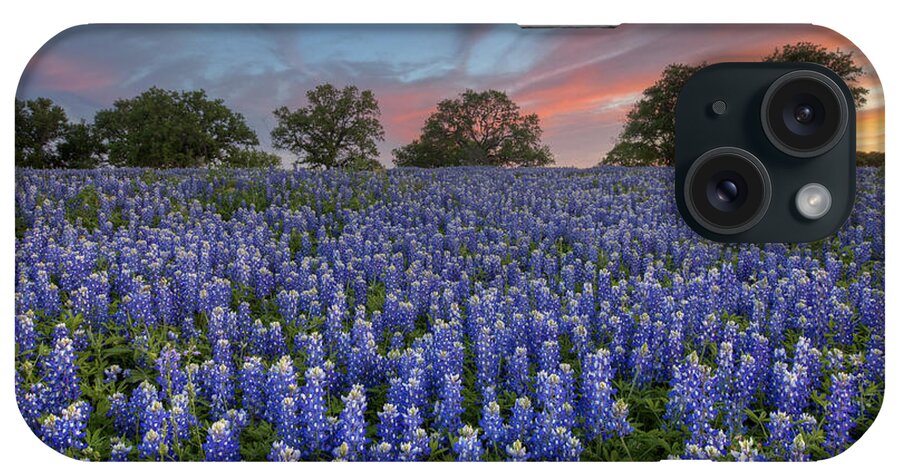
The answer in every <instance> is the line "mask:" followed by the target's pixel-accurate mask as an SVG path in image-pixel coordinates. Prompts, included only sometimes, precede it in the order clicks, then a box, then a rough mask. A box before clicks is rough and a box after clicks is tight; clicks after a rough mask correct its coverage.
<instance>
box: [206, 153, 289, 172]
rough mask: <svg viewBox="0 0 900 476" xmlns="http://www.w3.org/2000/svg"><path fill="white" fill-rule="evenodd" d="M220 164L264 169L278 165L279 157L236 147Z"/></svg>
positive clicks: (279, 162) (279, 163)
mask: <svg viewBox="0 0 900 476" xmlns="http://www.w3.org/2000/svg"><path fill="white" fill-rule="evenodd" d="M221 165H222V166H223V167H240V168H245V169H247V168H254V169H265V168H269V167H278V166H280V165H281V157H279V156H277V155H275V154H273V153H270V152H266V151H262V150H256V149H238V150H235V151H234V152H232V153H231V154H229V155H228V156H226V157H225V158H224V159H223V161H222V163H221Z"/></svg>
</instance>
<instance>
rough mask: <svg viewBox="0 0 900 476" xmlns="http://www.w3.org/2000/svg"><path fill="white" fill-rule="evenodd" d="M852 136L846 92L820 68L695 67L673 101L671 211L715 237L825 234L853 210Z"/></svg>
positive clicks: (774, 238) (765, 239) (747, 239)
mask: <svg viewBox="0 0 900 476" xmlns="http://www.w3.org/2000/svg"><path fill="white" fill-rule="evenodd" d="M726 104H727V111H728V112H727V114H726V113H725V111H726V109H725V107H724V106H725V105H726ZM855 132H856V109H855V107H854V102H853V93H852V91H851V89H850V87H849V86H848V85H847V83H846V82H845V81H844V80H843V79H841V77H840V75H838V74H837V73H835V72H834V71H832V70H830V69H828V68H826V67H824V66H822V65H818V64H814V63H795V62H783V63H782V62H758V63H719V64H715V65H710V66H707V67H705V68H702V69H700V70H699V71H697V72H696V73H694V75H693V76H691V78H690V79H688V80H687V81H686V82H685V84H684V86H683V87H682V89H681V93H680V94H679V96H678V102H677V104H676V106H675V176H674V179H675V201H676V204H677V206H678V211H679V213H680V214H681V216H682V217H683V218H684V222H685V223H686V224H687V225H688V226H689V227H690V228H691V229H692V230H694V231H695V232H697V234H699V235H700V236H702V237H704V238H707V239H710V240H713V241H718V242H723V243H773V242H775V243H783V242H811V241H815V240H819V239H822V238H824V237H826V236H829V235H831V234H833V233H835V232H836V231H837V230H838V229H839V228H840V227H841V225H842V224H843V223H844V222H845V221H846V219H847V217H848V216H849V214H850V211H851V210H852V208H853V201H854V194H855V190H856V189H855V186H856V133H855Z"/></svg>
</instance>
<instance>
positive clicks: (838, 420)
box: [825, 372, 857, 454]
mask: <svg viewBox="0 0 900 476" xmlns="http://www.w3.org/2000/svg"><path fill="white" fill-rule="evenodd" d="M855 385H856V382H855V380H854V378H853V376H851V375H850V374H847V373H845V372H840V373H837V374H834V375H832V376H831V392H830V393H829V394H828V397H827V399H828V403H827V405H826V407H825V413H826V416H825V445H826V446H827V447H828V448H829V449H830V450H831V451H832V452H834V454H837V453H839V452H841V451H843V450H844V449H845V448H847V447H848V446H849V445H850V443H852V442H853V439H852V436H851V434H850V431H851V430H853V428H854V427H855V426H856V422H855V421H854V418H855V416H856V415H857V408H856V405H857V404H856V402H855V401H854V397H855V396H856V391H857V390H856V388H855Z"/></svg>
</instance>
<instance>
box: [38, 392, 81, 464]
mask: <svg viewBox="0 0 900 476" xmlns="http://www.w3.org/2000/svg"><path fill="white" fill-rule="evenodd" d="M90 413H91V406H90V404H88V403H87V402H85V401H77V402H74V403H72V404H71V405H69V406H67V407H65V408H63V409H62V410H61V411H60V412H59V413H58V414H50V415H48V416H47V417H45V418H44V420H43V421H42V422H41V427H40V429H39V430H38V432H39V435H40V437H41V440H43V441H44V443H46V444H47V446H49V447H51V448H53V449H55V450H56V451H59V452H60V453H65V452H66V450H68V449H69V448H73V449H75V450H82V449H84V448H86V447H87V443H85V441H84V438H85V436H87V420H88V417H89V416H90Z"/></svg>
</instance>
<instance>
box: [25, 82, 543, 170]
mask: <svg viewBox="0 0 900 476" xmlns="http://www.w3.org/2000/svg"><path fill="white" fill-rule="evenodd" d="M306 100H307V104H306V105H305V106H301V107H299V108H297V109H294V110H291V109H289V108H287V107H279V108H278V109H275V111H273V115H274V116H275V119H276V121H277V123H276V125H275V127H274V128H273V129H272V131H271V140H272V146H273V147H274V148H276V149H279V150H285V151H289V152H291V153H292V154H293V155H294V157H295V159H294V163H295V164H296V165H298V166H303V167H308V168H313V169H330V168H343V169H352V170H373V169H378V168H382V166H381V164H380V163H379V162H378V161H377V160H376V157H377V156H378V142H380V141H383V140H384V128H383V127H382V125H381V121H380V116H381V111H380V109H379V106H378V101H377V100H376V99H375V95H374V93H373V92H372V91H369V90H362V91H361V90H359V89H358V88H357V87H356V86H352V85H351V86H346V87H343V88H337V87H335V86H334V85H331V84H327V83H326V84H321V85H319V86H317V87H315V88H314V89H312V90H310V91H307V93H306ZM15 124H16V155H15V158H16V166H18V167H32V168H94V167H99V166H116V167H156V168H172V167H271V166H276V165H278V164H280V162H281V159H280V158H279V156H277V155H275V154H272V153H269V152H265V151H263V150H260V149H259V148H258V146H259V138H258V137H257V135H256V132H254V131H253V129H251V128H250V127H249V126H248V125H247V123H246V121H245V119H244V117H243V116H242V115H241V114H239V113H236V112H234V111H232V110H231V109H229V108H228V107H227V106H226V105H225V103H224V101H223V100H222V99H210V98H209V97H208V96H207V94H206V92H205V91H204V90H202V89H201V90H195V91H170V90H164V89H160V88H157V87H152V88H150V89H148V90H147V91H144V92H143V93H141V94H139V95H138V96H135V97H133V98H130V99H119V100H117V101H115V102H114V103H113V106H112V107H111V108H109V109H103V110H100V111H98V112H97V113H96V114H95V115H94V118H93V122H90V123H88V122H86V121H80V122H70V121H69V119H68V117H67V115H66V112H65V111H64V110H63V108H62V107H60V106H59V105H56V104H54V103H53V101H51V100H50V99H47V98H37V99H30V100H19V99H16V117H15ZM541 134H542V130H541V126H540V120H539V119H538V116H537V115H536V114H524V113H523V112H522V111H521V110H520V109H519V106H518V105H516V104H515V103H514V102H513V101H512V100H510V99H509V97H508V96H507V95H506V93H505V92H502V91H495V90H488V91H473V90H467V91H465V92H464V93H462V94H460V95H459V96H458V97H456V98H450V99H445V100H443V101H441V102H439V103H438V104H437V108H436V111H435V112H434V113H433V114H432V115H431V116H430V117H428V119H427V120H426V121H425V126H424V127H423V129H422V133H421V135H420V137H419V138H417V139H415V140H414V141H412V142H411V143H410V144H408V145H406V146H403V147H400V148H397V149H395V150H394V151H393V154H394V163H395V164H396V165H398V166H412V167H440V166H450V165H488V166H502V167H512V166H538V165H548V164H552V163H553V156H552V154H551V153H550V149H549V148H548V147H547V146H545V145H543V144H542V143H541Z"/></svg>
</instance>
